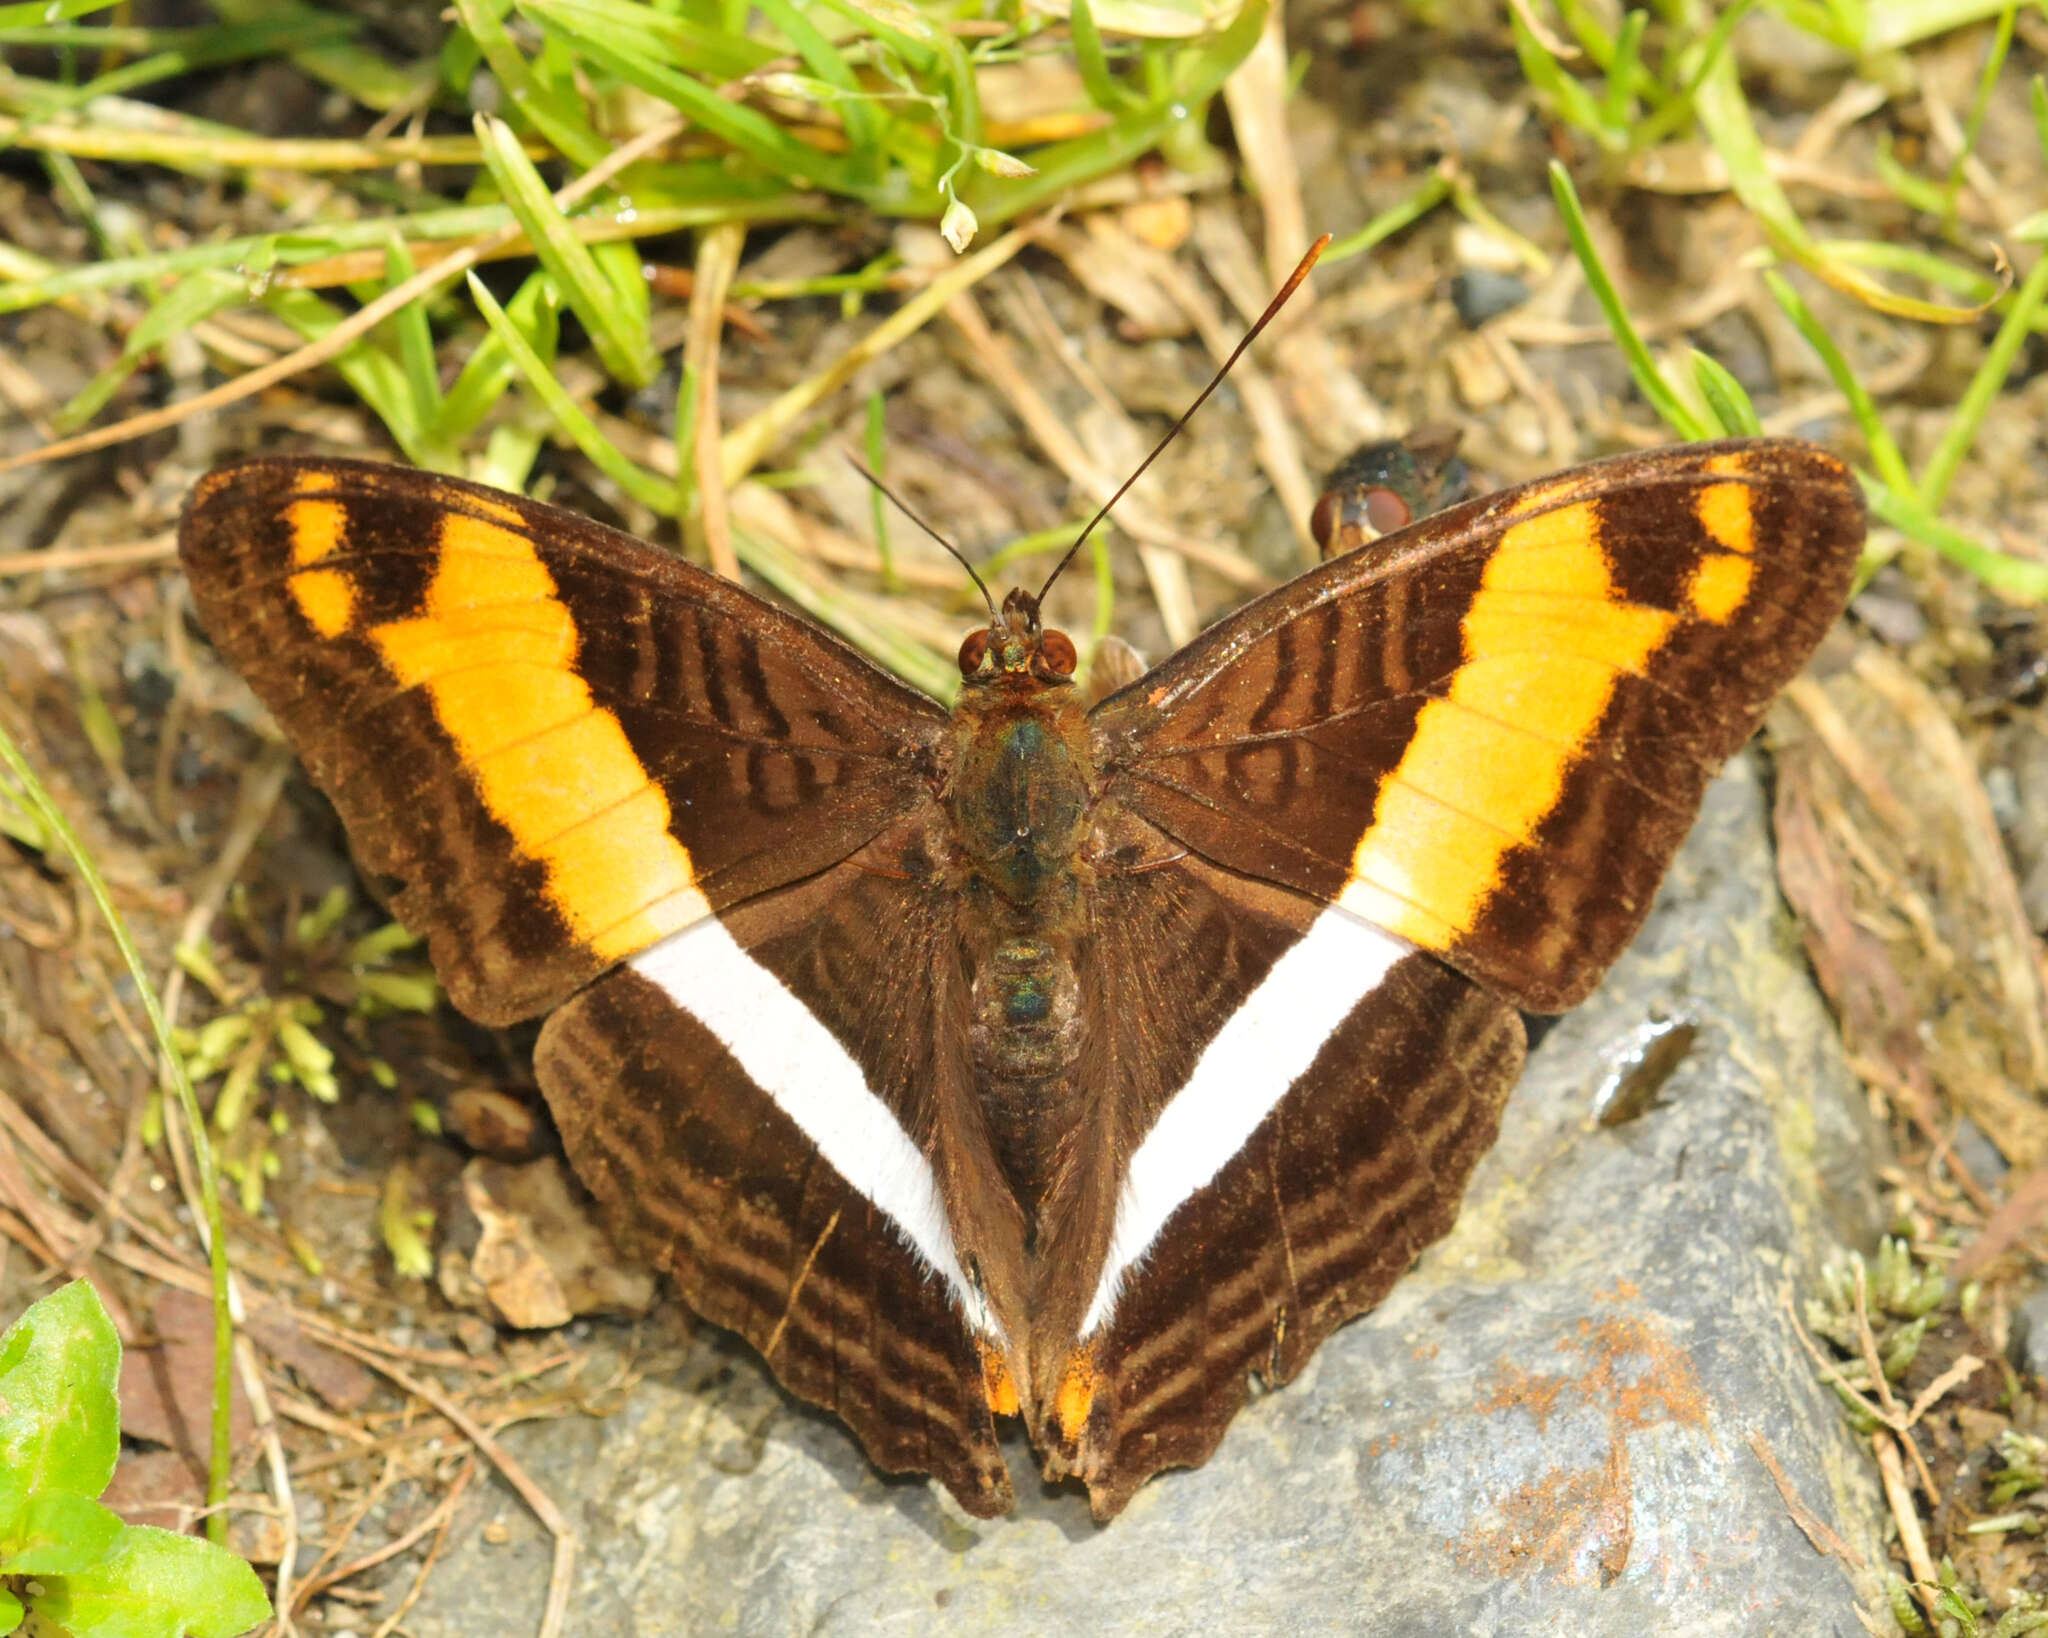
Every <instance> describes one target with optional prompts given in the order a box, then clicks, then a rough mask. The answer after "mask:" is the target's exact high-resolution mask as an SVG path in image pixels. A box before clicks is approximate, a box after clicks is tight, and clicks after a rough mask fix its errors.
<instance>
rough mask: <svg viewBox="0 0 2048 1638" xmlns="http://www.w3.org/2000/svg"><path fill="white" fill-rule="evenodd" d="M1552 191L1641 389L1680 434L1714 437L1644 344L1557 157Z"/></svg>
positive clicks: (1596, 296) (1588, 280)
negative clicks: (1687, 404)
mask: <svg viewBox="0 0 2048 1638" xmlns="http://www.w3.org/2000/svg"><path fill="white" fill-rule="evenodd" d="M1550 191H1551V194H1552V196H1553V197H1554V198H1555V199H1556V200H1557V209H1558V214H1559V215H1560V216H1562V217H1563V218H1564V230H1565V233H1566V235H1567V236H1568V237H1569V238H1570V239H1571V242H1572V251H1573V253H1574V254H1575V255H1576V256H1577V257H1578V258H1579V266H1580V267H1582V268H1583V269H1585V273H1586V285H1587V288H1589V289H1590V290H1591V291H1592V292H1593V299H1594V300H1595V301H1597V302H1598V303H1599V304H1600V311H1601V312H1602V313H1603V314H1605V315H1606V318H1607V327H1608V329H1610V330H1612V331H1613V332H1614V342H1615V345H1616V346H1617V347H1619V348H1620V349H1621V356H1622V357H1623V358H1624V359H1626V360H1627V362H1628V367H1629V373H1630V374H1631V375H1633V376H1634V377H1635V378H1636V387H1637V390H1639V391H1640V392H1641V393H1642V395H1643V397H1644V398H1645V399H1646V400H1647V401H1648V402H1649V404H1650V407H1651V408H1652V409H1654V410H1655V411H1656V412H1657V414H1658V415H1659V416H1660V417H1661V418H1662V419H1663V421H1664V424H1665V425H1666V426H1668V427H1670V428H1671V430H1672V431H1674V432H1676V433H1677V434H1678V435H1679V437H1681V438H1691V439H1700V438H1711V437H1712V436H1713V435H1714V433H1713V429H1712V428H1711V427H1709V426H1708V425H1707V424H1706V422H1705V421H1703V420H1702V419H1701V418H1700V417H1699V416H1697V415H1695V414H1694V413H1693V412H1692V410H1690V409H1689V408H1687V407H1686V405H1685V403H1684V402H1683V401H1682V400H1681V399H1680V398H1679V396H1678V395H1677V394H1676V393H1674V392H1673V391H1672V390H1671V386H1670V383H1669V382H1667V381H1666V380H1665V379H1664V376H1663V374H1662V372H1660V371H1659V370H1658V368H1657V362H1656V360H1655V359H1653V358H1651V357H1650V349H1649V348H1648V347H1646V346H1645V345H1644V344H1643V338H1642V336H1641V335H1640V334H1639V333H1638V332H1637V330H1636V327H1635V324H1634V321H1632V320H1631V319H1630V318H1629V316H1628V309H1627V307H1626V306H1624V305H1623V303H1622V299H1621V293H1620V292H1619V291H1617V290H1616V289H1615V288H1614V281H1613V280H1612V279H1610V278H1609V277H1608V276H1607V269H1606V267H1605V266H1604V265H1603V264H1602V263H1601V260H1600V253H1599V252H1598V251H1597V250H1595V249H1594V248H1593V234H1592V230H1591V229H1590V228H1589V227H1588V226H1587V225H1586V213H1585V210H1584V209H1583V207H1581V205H1580V204H1579V195H1578V190H1577V189H1575V188H1574V187H1573V186H1572V179H1571V175H1570V173H1569V172H1567V171H1566V170H1565V168H1564V167H1563V166H1562V165H1560V164H1559V163H1558V162H1557V161H1556V160H1554V159H1553V160H1552V161H1551V162H1550Z"/></svg>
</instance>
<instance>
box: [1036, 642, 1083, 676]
mask: <svg viewBox="0 0 2048 1638" xmlns="http://www.w3.org/2000/svg"><path fill="white" fill-rule="evenodd" d="M1038 652H1039V653H1040V654H1042V655H1044V656H1045V668H1046V670H1048V671H1050V672H1051V673H1052V674H1053V675H1054V676H1055V677H1071V676H1072V675H1073V674H1074V667H1075V666H1076V665H1077V664H1079V663H1080V657H1079V656H1078V655H1076V654H1075V652H1074V639H1073V638H1071V637H1069V636H1068V635H1067V634H1066V633H1065V632H1064V631H1048V632H1045V633H1044V634H1042V635H1041V636H1040V637H1039V639H1038Z"/></svg>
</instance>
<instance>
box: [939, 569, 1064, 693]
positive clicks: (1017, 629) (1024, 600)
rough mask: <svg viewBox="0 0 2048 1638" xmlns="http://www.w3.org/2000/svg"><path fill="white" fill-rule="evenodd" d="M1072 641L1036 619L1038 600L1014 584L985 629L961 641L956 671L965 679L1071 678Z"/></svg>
mask: <svg viewBox="0 0 2048 1638" xmlns="http://www.w3.org/2000/svg"><path fill="white" fill-rule="evenodd" d="M1075 663H1076V656H1075V653H1074V640H1073V639H1072V638H1071V637H1069V636H1068V635H1067V634H1066V633H1065V632H1064V631H1054V630H1052V629H1050V628H1049V627H1046V626H1042V625H1040V624H1039V621H1038V599H1037V598H1035V597H1033V596H1032V595H1031V593H1029V592H1028V591H1026V590H1025V589H1024V588H1023V587H1022V586H1017V587H1013V588H1012V589H1011V591H1010V594H1009V596H1007V597H1005V598H1004V599H1003V606H1002V608H1001V609H999V610H998V611H997V612H996V614H995V616H994V618H992V619H991V620H990V621H989V623H988V627H987V629H986V630H982V631H970V632H969V633H968V634H967V638H966V640H965V641H964V642H962V643H961V645H960V675H961V677H962V678H964V679H965V680H966V681H967V682H969V683H981V684H987V683H1010V684H1017V683H1070V682H1072V681H1073V680H1074V666H1075Z"/></svg>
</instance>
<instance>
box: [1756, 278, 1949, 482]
mask: <svg viewBox="0 0 2048 1638" xmlns="http://www.w3.org/2000/svg"><path fill="white" fill-rule="evenodd" d="M1764 288H1765V289H1766V290H1768V291H1770V293H1771V296H1772V298H1773V299H1774V300H1775V301H1776V302H1777V304H1778V305H1779V306H1780V307H1781V308H1783V309H1784V310H1785V316H1786V317H1787V318H1789V319H1790V320H1791V321H1792V324H1793V327H1794V328H1795V329H1797V330H1798V331H1799V333H1800V334H1801V335H1802V336H1804V337H1805V338H1806V344H1807V345H1808V346H1809V347H1811V348H1812V349H1813V350H1814V352H1815V353H1816V354H1818V355H1819V357H1820V361H1821V363H1822V365H1823V366H1824V367H1825V368H1826V370H1827V372H1828V377H1829V379H1830V380H1832V381H1833V382H1834V384H1835V386H1836V388H1837V390H1839V391H1840V393H1841V394H1842V396H1843V397H1844V398H1846V399H1848V401H1849V413H1850V415H1852V416H1853V417H1855V420H1856V425H1857V427H1858V428H1860V429H1861V431H1862V433H1863V441H1864V443H1865V444H1866V445H1867V446H1868V447H1869V449H1870V464H1871V466H1872V467H1873V468H1875V469H1876V472H1877V478H1878V482H1879V483H1881V484H1882V485H1884V487H1885V488H1886V489H1887V490H1889V491H1891V492H1892V493H1894V494H1896V495H1898V496H1900V497H1902V498H1904V499H1906V500H1908V501H1911V502H1913V503H1914V504H1916V505H1917V504H1918V500H1919V490H1918V489H1917V488H1916V487H1915V485H1914V483H1913V475H1912V473H1911V472H1909V471H1908V470H1907V468H1906V457H1905V456H1904V455H1902V454H1900V453H1899V446H1898V444H1897V442H1896V441H1895V440H1894V439H1893V437H1892V435H1891V431H1890V429H1889V428H1888V427H1886V426H1885V424H1884V418H1883V417H1882V416H1881V415H1879V414H1878V412H1877V401H1876V400H1875V399H1873V398H1872V397H1871V396H1870V394H1869V392H1868V391H1866V390H1865V388H1864V385H1863V383H1862V382H1861V381H1859V380H1858V379H1857V377H1856V372H1855V371H1854V370H1852V369H1851V368H1850V367H1849V361H1848V359H1846V358H1844V357H1843V356H1842V350H1841V348H1839V347H1837V346H1836V345H1835V342H1834V338H1833V337H1832V336H1830V335H1829V334H1828V333H1827V331H1826V330H1824V329H1822V328H1821V323H1820V320H1818V319H1817V318H1815V317H1814V316H1813V313H1812V311H1811V309H1809V308H1808V307H1807V305H1806V303H1805V302H1804V301H1803V300H1801V299H1800V295H1799V292H1798V291H1796V290H1794V289H1793V288H1792V286H1791V285H1790V284H1789V283H1788V282H1786V279H1785V277H1784V275H1783V274H1781V273H1776V272H1768V271H1767V272H1766V273H1765V274H1764Z"/></svg>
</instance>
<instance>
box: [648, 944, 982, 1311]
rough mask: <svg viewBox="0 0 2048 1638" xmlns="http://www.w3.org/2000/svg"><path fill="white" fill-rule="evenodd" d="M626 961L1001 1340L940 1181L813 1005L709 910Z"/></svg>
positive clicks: (966, 1308) (961, 1303) (963, 1304)
mask: <svg viewBox="0 0 2048 1638" xmlns="http://www.w3.org/2000/svg"><path fill="white" fill-rule="evenodd" d="M629 965H630V966H631V967H632V968H633V970H634V971H635V972H637V973H639V974H640V975H641V977H643V978H646V979H648V980H649V981H651V982H652V983H654V984H656V985H659V986H660V988H661V989H662V990H663V992H664V993H666V994H667V995H668V997H669V998H670V999H671V1000H672V1001H674V1002H675V1003H676V1005H677V1006H679V1007H681V1008H682V1009H683V1010H684V1011H685V1012H687V1013H688V1014H689V1015H690V1016H691V1017H692V1018H694V1019H696V1020H697V1022H698V1023H700V1024H702V1025H703V1026H704V1027H705V1028H706V1029H708V1030H709V1031H711V1033H712V1034H713V1035H715V1036H717V1037H718V1039H719V1041H720V1042H721V1043H723V1044H724V1046H725V1049H726V1051H728V1052H730V1053H731V1054H732V1055H733V1057H734V1058H735V1059H737V1060H738V1062H739V1066H740V1068H741V1069H743V1070H744V1071H745V1072H746V1073H747V1076H748V1077H749V1078H750V1079H751V1080H752V1081H753V1082H754V1084H755V1085H756V1086H758V1087H759V1088H760V1089H761V1090H762V1091H763V1092H765V1093H766V1094H767V1095H768V1096H769V1097H770V1098H771V1099H773V1100H774V1103H775V1105H776V1107H777V1108H779V1109H780V1110H781V1111H782V1112H783V1113H784V1114H785V1115H787V1116H789V1118H790V1119H791V1120H793V1121H795V1122H796V1124H797V1127H798V1129H799V1130H801V1131H802V1132H803V1134H804V1136H805V1137H807V1138H809V1139H810V1140H811V1142H812V1143H814V1144H816V1145H817V1149H818V1153H819V1154H821V1155H822V1156H824V1158H825V1161H826V1163H827V1164H829V1165H830V1166H831V1167H832V1169H833V1170H834V1171H836V1172H837V1173H838V1174H839V1175H840V1176H841V1177H843V1178H844V1179H845V1180H846V1181H847V1183H848V1184H849V1185H850V1186H851V1187H852V1188H854V1189H855V1190H856V1191H858V1192H859V1193H860V1194H861V1195H862V1196H863V1197H864V1198H866V1199H867V1200H868V1201H870V1202H871V1203H872V1204H874V1205H875V1206H876V1207H878V1208H879V1209H880V1210H882V1211H884V1212H886V1213H887V1214H888V1216H889V1218H890V1220H891V1221H892V1222H894V1223H895V1225H896V1226H897V1228H899V1229H900V1230H901V1231H902V1233H903V1237H904V1238H905V1239H906V1240H908V1241H909V1242H910V1244H911V1246H912V1247H913V1248H914V1249H915V1250H916V1252H917V1254H918V1255H919V1256H920V1257H922V1258H923V1259H924V1260H925V1262H926V1263H928V1264H929V1265H930V1266H931V1267H932V1268H933V1269H935V1270H936V1271H937V1272H938V1273H939V1274H940V1275H941V1276H942V1277H943V1278H944V1280H945V1281H946V1284H947V1285H948V1286H950V1287H951V1288H952V1291H953V1295H954V1296H955V1297H956V1298H957V1299H958V1300H959V1303H960V1306H961V1308H962V1309H963V1310H965V1313H966V1318H967V1323H968V1325H969V1326H970V1327H971V1328H972V1329H973V1330H975V1331H978V1332H981V1333H982V1334H984V1335H988V1336H993V1337H997V1338H1000V1337H1001V1335H1002V1332H1001V1330H1000V1328H999V1327H998V1326H997V1324H996V1321H995V1316H994V1315H992V1314H991V1313H990V1312H989V1311H988V1305H987V1304H986V1303H985V1302H984V1301H983V1300H982V1297H981V1294H980V1293H979V1292H978V1291H976V1290H975V1289H974V1287H973V1286H972V1284H970V1283H969V1281H968V1279H967V1276H966V1274H965V1273H963V1272H962V1270H961V1267H960V1259H959V1255H958V1253H957V1252H956V1251H955V1249H954V1246H953V1235H952V1231H951V1230H950V1229H949V1228H948V1226H947V1223H946V1212H945V1207H944V1206H943V1205H942V1204H941V1203H940V1200H939V1186H938V1179H937V1178H935V1177H934V1176H933V1175H932V1169H931V1167H930V1166H929V1165H928V1164H927V1163H926V1161H925V1158H924V1156H923V1154H922V1153H920V1152H919V1150H918V1148H917V1145H916V1144H914V1143H912V1142H911V1141H910V1139H909V1137H908V1136H907V1135H906V1134H905V1133H904V1130H903V1128H902V1126H900V1125H899V1124H898V1123H897V1120H896V1117H895V1116H894V1115H893V1114H891V1113H890V1112H889V1108H888V1106H887V1105H886V1104H884V1103H883V1102H882V1100H881V1099H880V1098H878V1097H876V1096H875V1095H874V1093H873V1092H872V1091H870V1090H869V1088H868V1083H867V1077H866V1076H865V1075H863V1074H862V1073H861V1069H860V1065H858V1064H857V1063H855V1062H854V1061H853V1059H852V1057H851V1056H849V1055H848V1053H847V1051H846V1048H845V1047H843V1046H841V1045H840V1044H839V1041H838V1038H837V1037H835V1036H834V1035H833V1033H832V1032H831V1031H830V1030H828V1029H827V1028H826V1027H825V1026H824V1025H823V1024H821V1023H820V1022H818V1019H817V1017H816V1015H815V1014H813V1013H812V1011H811V1009H810V1008H809V1007H807V1006H805V1005H804V1004H803V1002H801V1001H800V1000H798V999H797V998H796V997H795V996H794V995H792V994H791V993H790V992H789V990H788V989H787V988H786V987H785V986H784V985H783V983H782V981H781V980H780V979H779V978H777V977H776V976H775V975H774V974H773V973H771V972H770V971H768V969H767V968H766V967H763V966H762V965H761V964H760V963H759V962H758V961H756V960H754V958H753V957H752V956H750V955H748V954H747V952H746V951H745V950H743V949H741V948H740V946H739V943H738V941H737V940H736V939H734V938H733V936H732V934H731V933H729V932H727V931H726V929H725V925H724V923H722V922H721V921H720V920H719V919H718V917H717V916H715V915H712V916H706V917H704V919H703V920H701V921H699V922H696V923H695V924H693V925H692V926H689V927H685V928H684V929H683V930H682V931H681V932H678V933H672V934H670V935H669V936H668V937H667V938H665V939H663V940H662V941H661V942H660V943H659V944H656V945H653V946H651V947H650V948H648V949H646V950H643V951H642V952H641V953H640V954H639V955H637V956H635V957H633V959H632V961H631V962H630V963H629Z"/></svg>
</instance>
